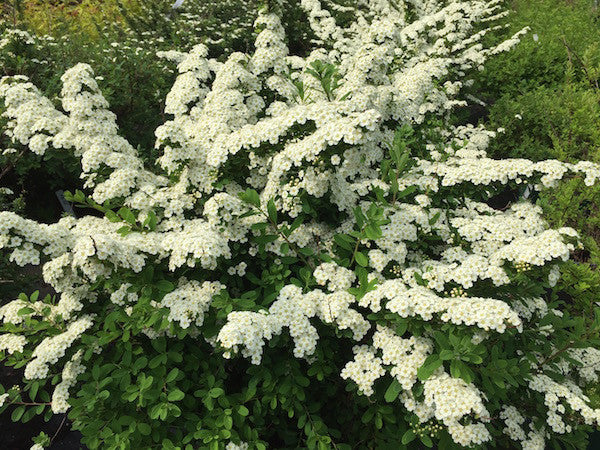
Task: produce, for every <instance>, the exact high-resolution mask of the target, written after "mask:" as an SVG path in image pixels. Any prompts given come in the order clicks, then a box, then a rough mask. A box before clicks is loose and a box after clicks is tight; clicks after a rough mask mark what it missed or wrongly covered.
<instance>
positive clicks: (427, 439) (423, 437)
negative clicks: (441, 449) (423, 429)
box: [419, 434, 433, 448]
mask: <svg viewBox="0 0 600 450" xmlns="http://www.w3.org/2000/svg"><path fill="white" fill-rule="evenodd" d="M419 439H421V442H422V443H423V444H425V447H429V448H431V447H433V441H432V440H431V438H430V437H429V436H427V435H426V434H422V435H421V436H419Z"/></svg>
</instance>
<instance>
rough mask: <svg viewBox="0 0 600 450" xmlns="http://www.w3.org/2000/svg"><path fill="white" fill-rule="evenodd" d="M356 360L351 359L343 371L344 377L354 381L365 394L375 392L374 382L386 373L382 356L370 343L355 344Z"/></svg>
mask: <svg viewBox="0 0 600 450" xmlns="http://www.w3.org/2000/svg"><path fill="white" fill-rule="evenodd" d="M352 351H353V352H354V360H352V361H349V362H348V363H347V364H346V365H345V366H344V368H343V369H342V372H341V377H342V378H344V379H347V378H350V379H351V380H352V381H354V382H355V383H356V384H357V385H358V388H359V389H360V391H361V392H362V393H363V394H365V395H372V394H373V392H374V391H373V383H374V382H375V380H377V379H378V378H380V377H382V376H383V375H385V369H384V368H383V366H382V364H383V361H382V359H381V358H379V357H378V356H376V355H375V349H374V348H372V347H370V346H368V345H355V346H354V347H353V348H352Z"/></svg>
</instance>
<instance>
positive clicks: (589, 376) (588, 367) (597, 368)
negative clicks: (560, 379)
mask: <svg viewBox="0 0 600 450" xmlns="http://www.w3.org/2000/svg"><path fill="white" fill-rule="evenodd" d="M569 356H571V358H573V359H575V360H576V361H579V363H580V364H581V366H579V367H575V370H576V371H577V372H578V373H579V376H580V377H582V378H583V379H584V380H585V381H586V382H597V381H598V372H600V350H599V349H597V348H593V347H587V348H573V349H570V350H569Z"/></svg>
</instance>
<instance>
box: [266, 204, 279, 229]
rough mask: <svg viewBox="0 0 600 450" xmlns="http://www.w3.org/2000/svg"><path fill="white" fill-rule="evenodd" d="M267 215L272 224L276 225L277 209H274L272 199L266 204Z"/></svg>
mask: <svg viewBox="0 0 600 450" xmlns="http://www.w3.org/2000/svg"><path fill="white" fill-rule="evenodd" d="M267 213H268V215H269V220H270V221H271V222H273V223H277V208H276V207H275V202H274V201H273V199H270V200H269V201H268V202H267Z"/></svg>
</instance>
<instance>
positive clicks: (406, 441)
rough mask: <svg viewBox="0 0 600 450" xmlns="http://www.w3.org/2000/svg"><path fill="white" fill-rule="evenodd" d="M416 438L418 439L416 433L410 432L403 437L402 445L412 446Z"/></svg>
mask: <svg viewBox="0 0 600 450" xmlns="http://www.w3.org/2000/svg"><path fill="white" fill-rule="evenodd" d="M415 437H416V435H415V432H414V431H413V430H408V431H407V432H406V433H404V435H403V436H402V445H407V444H410V443H411V442H412V441H414V440H415Z"/></svg>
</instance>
